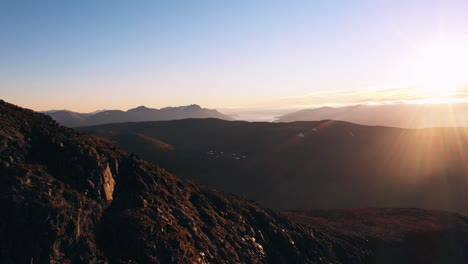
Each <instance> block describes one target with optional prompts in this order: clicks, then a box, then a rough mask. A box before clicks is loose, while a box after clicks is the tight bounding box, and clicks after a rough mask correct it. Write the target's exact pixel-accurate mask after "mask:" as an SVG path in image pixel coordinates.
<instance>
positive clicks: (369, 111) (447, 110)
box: [276, 103, 468, 128]
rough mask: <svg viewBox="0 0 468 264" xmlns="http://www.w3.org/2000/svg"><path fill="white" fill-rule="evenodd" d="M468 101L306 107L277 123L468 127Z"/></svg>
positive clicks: (285, 116)
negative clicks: (322, 122) (319, 122)
mask: <svg viewBox="0 0 468 264" xmlns="http://www.w3.org/2000/svg"><path fill="white" fill-rule="evenodd" d="M467 113H468V104H467V103H451V104H403V103H399V104H390V105H353V106H345V107H336V108H333V107H320V108H315V109H305V110H301V111H297V112H294V113H290V114H286V115H283V116H280V117H278V118H277V119H276V122H294V121H320V120H326V119H333V120H342V121H347V122H352V123H356V124H362V125H372V126H391V127H402V128H428V127H462V126H463V127H468V115H467Z"/></svg>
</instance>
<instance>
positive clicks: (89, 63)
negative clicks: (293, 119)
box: [0, 1, 468, 113]
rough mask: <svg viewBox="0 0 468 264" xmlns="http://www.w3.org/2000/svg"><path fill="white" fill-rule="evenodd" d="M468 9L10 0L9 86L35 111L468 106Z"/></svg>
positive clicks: (5, 26) (6, 7)
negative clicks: (411, 104) (399, 103)
mask: <svg viewBox="0 0 468 264" xmlns="http://www.w3.org/2000/svg"><path fill="white" fill-rule="evenodd" d="M422 3H423V4H422ZM466 11H468V3H460V2H457V1H444V2H441V1H430V2H427V1H424V2H419V1H416V2H412V3H406V2H405V1H393V2H391V3H384V2H380V1H379V2H373V1H356V2H352V3H350V2H327V3H312V2H308V1H298V2H294V3H288V4H284V3H280V2H271V1H268V2H266V1H259V2H255V3H251V2H247V1H240V2H237V1H236V2H235V3H218V2H215V1H201V2H197V4H194V3H188V2H185V3H162V2H157V3H156V2H144V3H143V2H138V3H131V4H130V3H126V2H121V1H113V2H112V4H109V2H100V3H95V2H90V1H83V2H80V3H76V2H67V3H65V2H60V1H45V2H33V1H30V2H21V3H18V2H14V1H5V2H2V3H0V41H2V43H3V45H2V47H1V48H0V56H1V57H2V61H1V62H0V72H1V73H0V87H2V97H3V98H4V100H7V101H10V102H13V103H15V104H19V105H22V106H25V107H28V108H31V109H33V110H36V111H47V110H51V109H67V110H71V111H76V112H83V113H85V112H92V111H95V110H96V109H130V108H132V107H135V106H138V105H146V106H149V107H154V108H162V107H166V106H178V105H189V104H199V105H201V106H203V107H206V108H210V109H218V110H220V111H222V110H223V109H231V110H232V109H252V110H255V111H259V112H261V111H264V110H266V109H270V110H281V111H283V110H282V109H296V110H299V109H303V108H314V107H320V106H325V105H328V106H339V105H352V104H379V103H389V102H395V101H408V102H412V101H415V102H426V103H433V102H437V101H444V100H445V101H449V102H450V101H466V100H468V77H467V76H468V52H467V51H466V48H464V47H466V44H468V28H466V27H464V25H466V23H467V22H468V18H467V17H466V16H465V15H464V14H465V13H466ZM369 21H372V23H369Z"/></svg>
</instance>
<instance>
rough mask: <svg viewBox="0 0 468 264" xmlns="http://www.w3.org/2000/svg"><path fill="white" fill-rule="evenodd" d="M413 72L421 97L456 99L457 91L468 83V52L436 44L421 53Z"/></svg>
mask: <svg viewBox="0 0 468 264" xmlns="http://www.w3.org/2000/svg"><path fill="white" fill-rule="evenodd" d="M412 70H413V78H414V83H415V86H416V88H415V92H416V93H418V94H419V95H421V96H423V97H425V98H450V97H454V96H455V93H456V91H457V89H458V87H459V86H460V85H462V84H463V83H464V82H466V81H467V80H468V75H467V70H468V51H467V49H466V48H463V47H461V45H456V44H451V43H433V44H431V45H428V46H427V47H425V48H421V49H419V50H418V52H417V57H416V58H415V59H414V64H413V69H412Z"/></svg>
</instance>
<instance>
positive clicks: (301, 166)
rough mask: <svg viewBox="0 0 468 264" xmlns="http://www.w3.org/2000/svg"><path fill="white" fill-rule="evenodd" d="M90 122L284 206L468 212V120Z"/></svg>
mask: <svg viewBox="0 0 468 264" xmlns="http://www.w3.org/2000/svg"><path fill="white" fill-rule="evenodd" d="M80 131H84V132H88V133H90V134H93V135H97V136H101V137H103V138H109V139H111V140H113V141H115V144H117V145H119V146H121V147H123V148H124V149H127V150H129V151H133V152H135V153H137V154H139V155H140V156H141V157H143V158H144V159H146V160H149V161H154V162H157V163H158V164H160V165H161V166H163V167H165V168H166V169H168V170H169V171H171V172H174V173H176V174H177V175H180V176H183V177H186V178H189V179H192V180H195V181H197V182H199V183H202V184H206V185H208V186H210V187H213V188H216V189H219V190H223V191H227V192H232V193H236V194H240V195H242V196H245V197H247V198H249V199H254V200H256V201H258V202H260V203H261V204H263V205H265V206H268V207H271V208H275V209H309V208H355V207H419V208H427V209H442V210H449V211H457V212H462V213H468V203H466V202H465V201H467V200H468V191H467V190H468V180H467V175H468V171H467V164H468V148H466V147H465V146H467V145H468V128H431V129H400V128H389V127H371V126H362V125H356V124H352V123H347V122H342V121H320V122H293V123H249V122H241V121H222V120H215V119H206V120H178V121H164V122H142V123H124V124H109V125H102V126H95V127H84V128H80ZM109 134H112V137H109ZM131 134H134V135H137V134H138V135H143V136H145V137H149V138H152V139H158V140H160V141H162V142H165V144H168V145H170V146H172V150H171V151H166V152H162V151H160V150H156V151H152V150H151V149H149V148H144V147H141V145H142V144H140V143H139V144H132V142H133V139H130V138H128V135H131ZM117 135H127V136H126V137H127V138H124V137H121V138H117ZM150 145H151V144H150V143H148V146H150Z"/></svg>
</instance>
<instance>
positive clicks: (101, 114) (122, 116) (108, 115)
mask: <svg viewBox="0 0 468 264" xmlns="http://www.w3.org/2000/svg"><path fill="white" fill-rule="evenodd" d="M44 114H47V115H50V116H51V117H52V118H53V119H55V120H56V121H57V122H58V123H59V124H61V125H64V126H68V127H77V126H91V125H100V124H107V123H123V122H138V121H158V120H176V119H185V118H218V119H224V120H233V118H232V117H230V116H227V115H224V114H221V113H220V112H218V111H216V110H212V109H206V108H202V107H200V106H199V105H195V104H193V105H187V106H179V107H165V108H161V109H155V108H148V107H145V106H139V107H136V108H132V109H130V110H128V111H121V110H102V111H96V112H93V113H77V112H72V111H68V110H52V111H46V112H44Z"/></svg>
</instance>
